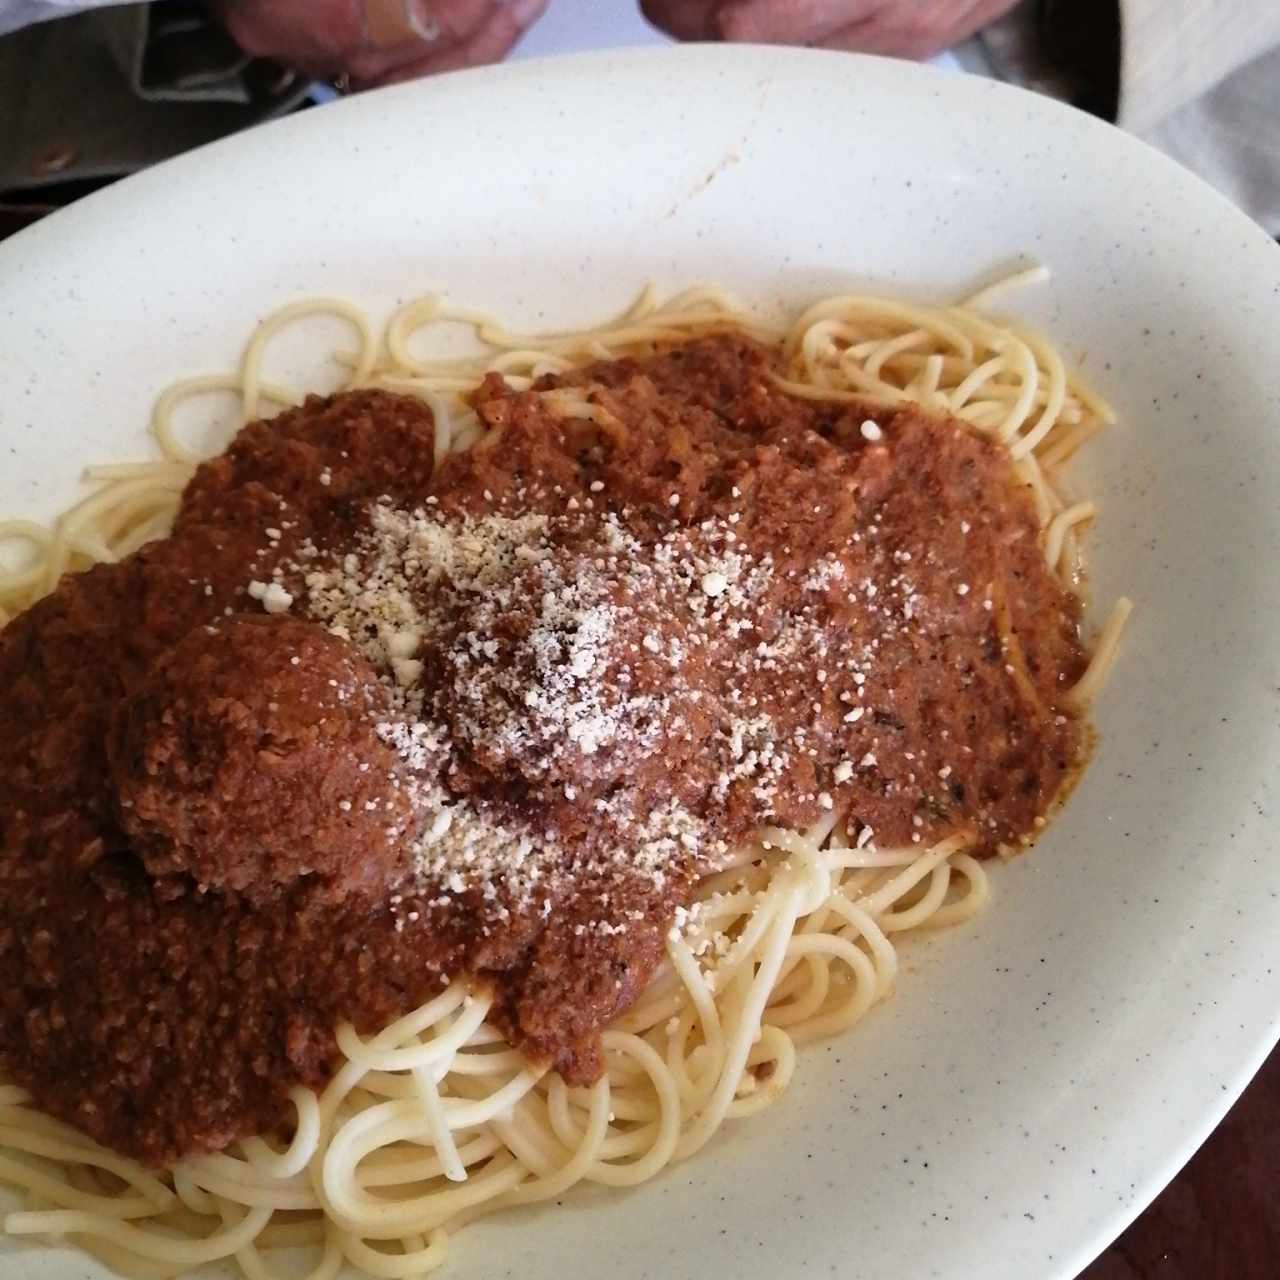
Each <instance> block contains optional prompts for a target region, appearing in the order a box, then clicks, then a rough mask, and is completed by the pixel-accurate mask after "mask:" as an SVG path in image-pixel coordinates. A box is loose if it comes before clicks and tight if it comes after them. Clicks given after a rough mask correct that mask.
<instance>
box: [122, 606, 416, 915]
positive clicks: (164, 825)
mask: <svg viewBox="0 0 1280 1280" xmlns="http://www.w3.org/2000/svg"><path fill="white" fill-rule="evenodd" d="M387 712H388V705H387V694H386V691H385V690H384V689H383V687H382V686H381V685H380V684H379V683H378V680H377V677H376V676H375V675H374V672H373V669H372V668H371V667H370V666H369V664H368V663H367V662H366V661H365V659H364V658H363V657H362V656H361V655H360V653H359V652H358V651H357V650H356V649H355V647H354V646H353V645H352V644H351V643H350V642H349V641H346V640H343V639H341V638H339V637H338V636H334V635H331V634H330V633H329V632H327V631H325V630H324V629H323V628H322V627H320V626H318V625H316V624H315V623H312V622H305V621H300V620H297V619H293V618H283V617H267V616H239V615H237V616H233V617H230V618H226V619H224V620H222V621H220V622H218V623H217V624H214V625H209V626H199V627H196V628H195V629H194V630H192V631H190V632H188V633H187V635H185V636H184V637H183V638H182V639H181V640H180V641H179V642H178V643H177V644H176V645H174V646H173V647H172V648H171V649H170V650H168V652H167V653H166V654H164V655H163V657H162V658H161V659H160V661H159V663H158V664H157V666H156V668H155V670H154V672H152V674H151V675H150V676H149V677H148V678H147V679H146V680H145V681H144V682H143V683H142V684H141V686H140V687H139V688H138V689H137V691H136V692H135V693H134V694H133V695H132V696H131V697H129V698H127V699H126V700H125V701H123V702H122V703H121V705H120V706H119V707H118V709H117V711H116V713H115V717H114V720H113V722H112V725H111V729H110V732H109V734H108V747H107V750H108V758H109V762H110V766H111V771H112V777H113V781H114V785H115V788H116V798H117V804H118V807H119V818H120V823H121V825H122V827H123V828H124V831H125V833H126V835H127V836H128V837H129V838H130V839H131V841H132V842H133V845H134V848H135V849H136V852H137V854H138V856H139V857H140V858H141V859H142V861H143V863H144V865H145V866H146V868H147V870H148V871H149V872H150V873H151V874H152V875H154V876H171V875H174V874H175V873H186V874H188V875H190V876H191V877H193V878H194V879H195V880H196V882H197V883H198V884H199V885H201V886H207V887H211V888H218V889H224V890H233V891H236V892H238V893H242V894H244V895H245V896H246V897H248V898H251V899H253V900H255V901H262V900H266V899H268V898H271V897H272V896H274V895H275V894H277V893H279V892H280V891H281V889H282V888H284V887H286V886H288V885H290V884H291V883H293V882H295V881H297V880H298V879H299V878H300V877H303V876H312V877H316V878H317V881H318V882H320V883H321V884H323V885H324V886H326V888H327V889H328V890H329V892H330V893H331V895H332V896H333V897H334V898H341V897H345V896H347V895H349V894H352V893H362V892H366V893H375V892H377V891H379V890H381V889H384V888H385V887H386V886H387V885H388V884H389V883H390V882H391V881H393V880H394V879H396V878H398V876H397V868H398V864H399V863H400V861H401V858H402V851H403V849H404V847H405V844H406V841H407V837H408V836H409V835H410V834H411V827H412V805H411V802H410V797H409V792H408V787H407V785H406V780H405V778H404V776H403V774H402V770H401V766H400V761H399V758H398V757H397V756H396V755H395V753H394V752H393V751H392V750H391V749H390V748H389V747H387V746H386V745H385V744H384V743H383V742H382V741H381V739H380V738H379V737H378V734H377V731H376V725H377V723H378V721H379V720H380V719H382V718H383V717H385V715H386V714H387Z"/></svg>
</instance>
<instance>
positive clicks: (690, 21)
mask: <svg viewBox="0 0 1280 1280" xmlns="http://www.w3.org/2000/svg"><path fill="white" fill-rule="evenodd" d="M721 4H722V0H640V12H641V13H643V14H644V16H645V18H646V19H647V20H648V21H649V22H650V23H651V24H652V25H653V26H655V27H657V28H659V29H660V30H662V31H665V32H667V33H668V34H669V35H673V36H675V37H676V38H677V39H680V40H719V39H720V38H721V36H720V28H719V27H718V26H717V24H716V11H717V10H718V9H719V8H720V7H721Z"/></svg>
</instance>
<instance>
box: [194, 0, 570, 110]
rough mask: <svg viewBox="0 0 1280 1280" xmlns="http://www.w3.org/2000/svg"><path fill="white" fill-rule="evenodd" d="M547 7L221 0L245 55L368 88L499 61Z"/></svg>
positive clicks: (406, 0)
mask: <svg viewBox="0 0 1280 1280" xmlns="http://www.w3.org/2000/svg"><path fill="white" fill-rule="evenodd" d="M546 7H547V0H216V10H217V12H218V15H219V17H220V18H221V20H222V23H223V25H224V26H225V27H226V29H227V32H228V33H229V34H230V36H231V38H232V39H233V40H234V41H235V42H236V43H237V44H238V45H239V46H240V47H241V48H242V49H243V50H244V51H245V52H246V53H249V54H252V55H253V56H254V57H258V58H270V59H272V61H274V62H279V63H282V64H283V65H285V66H287V67H290V68H292V69H294V70H296V71H299V72H301V73H302V74H304V75H308V76H313V77H317V78H324V77H336V76H343V77H345V78H346V79H347V80H348V81H349V82H350V84H351V85H352V87H353V88H359V89H364V88H370V87H372V86H373V85H378V84H387V83H390V82H391V81H394V80H409V79H413V78H415V77H417V76H425V75H432V74H435V73H436V72H440V71H455V70H457V69H459V68H461V67H470V66H478V65H480V64H482V63H486V62H498V61H500V60H501V59H502V58H504V57H505V56H506V55H507V53H508V52H510V50H511V47H512V46H513V45H514V44H515V43H516V41H517V40H519V38H520V37H521V36H522V35H523V34H524V33H525V31H526V30H528V28H529V27H530V26H531V25H532V24H533V23H534V22H535V21H536V20H537V19H538V18H539V17H540V16H541V14H542V12H543V10H544V9H545V8H546Z"/></svg>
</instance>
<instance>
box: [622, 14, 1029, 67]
mask: <svg viewBox="0 0 1280 1280" xmlns="http://www.w3.org/2000/svg"><path fill="white" fill-rule="evenodd" d="M1016 3H1017V0H640V8H641V10H642V11H643V12H644V15H645V17H646V18H648V19H649V21H650V22H652V23H653V24H654V25H655V26H658V27H661V28H662V29H663V30H664V31H668V32H670V33H671V34H672V35H673V36H678V37H679V38H680V39H682V40H734V41H750V42H755V43H759V44H803V45H814V46H817V47H819V48H825V49H853V50H857V51H858V52H861V53H885V54H890V55H892V56H894V57H898V58H929V57H932V56H933V55H934V54H935V53H938V52H940V51H941V50H943V49H947V48H950V47H951V46H952V45H954V44H959V43H960V42H961V41H962V40H967V39H968V38H969V37H970V36H971V35H973V34H974V33H975V32H976V31H979V30H980V29H981V28H982V27H985V26H986V25H987V24H988V23H989V22H993V21H994V20H995V19H996V18H999V17H1002V16H1003V15H1004V14H1006V13H1008V11H1009V10H1010V9H1012V8H1013V7H1014V5H1015V4H1016Z"/></svg>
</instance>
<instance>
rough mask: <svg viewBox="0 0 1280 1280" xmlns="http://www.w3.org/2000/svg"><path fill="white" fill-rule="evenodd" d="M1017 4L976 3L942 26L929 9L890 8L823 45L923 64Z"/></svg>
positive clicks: (1007, 1)
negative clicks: (921, 62) (926, 59)
mask: <svg viewBox="0 0 1280 1280" xmlns="http://www.w3.org/2000/svg"><path fill="white" fill-rule="evenodd" d="M1015 3H1016V0H974V3H972V4H969V5H966V6H964V7H963V8H960V9H959V10H958V11H956V12H953V13H951V14H949V15H948V16H947V17H946V19H945V20H943V21H941V22H940V21H938V18H937V16H936V14H930V12H929V11H928V9H927V8H925V9H924V10H923V11H922V10H921V9H920V8H916V7H913V6H906V5H904V6H897V5H891V6H888V7H886V8H884V9H881V10H880V11H879V12H878V13H876V14H874V15H872V16H871V17H870V18H867V19H865V20H864V21H862V22H857V23H853V24H851V25H850V26H849V27H846V28H845V29H844V30H842V31H838V32H835V33H834V34H833V35H831V36H828V37H826V38H825V39H824V40H822V41H821V45H822V47H823V48H826V49H846V50H850V51H853V52H856V53H878V54H884V55H887V56H888V57H892V58H910V59H914V60H915V61H923V60H924V59H925V58H932V57H933V56H934V55H935V54H938V53H941V52H942V51H943V50H944V49H949V48H951V47H952V46H953V45H956V44H959V43H960V42H961V41H963V40H967V39H968V38H969V37H970V36H972V35H974V34H975V33H976V32H978V31H980V30H981V29H982V28H983V27H985V26H986V25H987V23H989V22H992V21H994V20H995V19H996V18H999V17H1001V16H1003V15H1004V14H1005V13H1007V12H1008V11H1009V10H1010V9H1012V8H1013V7H1014V4H1015Z"/></svg>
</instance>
